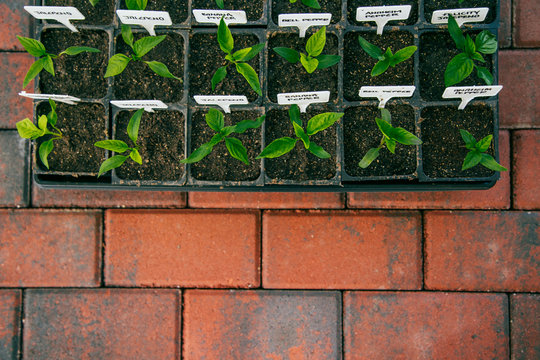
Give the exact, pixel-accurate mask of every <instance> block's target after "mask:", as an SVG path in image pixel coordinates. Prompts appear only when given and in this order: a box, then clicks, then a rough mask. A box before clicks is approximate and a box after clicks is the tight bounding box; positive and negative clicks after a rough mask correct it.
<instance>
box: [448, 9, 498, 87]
mask: <svg viewBox="0 0 540 360" xmlns="http://www.w3.org/2000/svg"><path fill="white" fill-rule="evenodd" d="M448 31H449V32H450V36H452V39H453V40H454V42H455V43H456V47H457V48H458V49H459V50H461V51H463V52H462V53H460V54H458V55H456V56H455V57H454V58H453V59H452V60H450V62H449V63H448V66H447V67H446V71H445V72H444V83H445V85H446V86H452V85H456V84H459V83H460V82H462V81H463V80H465V79H466V78H468V77H469V75H471V73H472V72H473V70H474V69H476V74H477V75H478V77H479V78H480V79H482V80H484V82H485V83H486V84H487V85H491V84H493V75H491V72H489V70H488V69H487V68H485V67H482V66H478V65H476V64H475V63H474V62H475V61H479V62H481V63H485V62H486V61H485V60H484V57H483V56H482V54H484V55H489V54H493V53H495V52H496V51H497V37H496V36H495V35H493V34H492V33H491V32H489V31H488V30H484V31H482V32H481V33H479V34H478V35H476V39H475V40H474V41H473V39H472V38H471V36H470V35H467V36H464V35H463V31H461V29H460V28H459V26H458V24H457V22H456V19H454V17H453V16H452V15H449V17H448Z"/></svg>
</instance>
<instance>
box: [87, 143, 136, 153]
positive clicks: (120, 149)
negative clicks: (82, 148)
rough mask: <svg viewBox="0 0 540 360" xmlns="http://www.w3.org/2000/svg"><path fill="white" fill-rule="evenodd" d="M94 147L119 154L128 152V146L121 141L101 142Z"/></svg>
mask: <svg viewBox="0 0 540 360" xmlns="http://www.w3.org/2000/svg"><path fill="white" fill-rule="evenodd" d="M94 146H96V147H98V148H101V149H105V150H110V151H114V152H116V153H119V154H121V153H124V152H126V151H128V150H129V146H128V145H127V144H126V143H125V142H123V141H122V140H102V141H98V142H96V143H95V144H94Z"/></svg>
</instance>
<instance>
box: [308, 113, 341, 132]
mask: <svg viewBox="0 0 540 360" xmlns="http://www.w3.org/2000/svg"><path fill="white" fill-rule="evenodd" d="M343 115H344V113H334V112H326V113H323V114H319V115H315V116H314V117H312V118H311V119H309V121H308V123H307V134H308V135H309V136H311V135H315V134H316V133H318V132H319V131H323V130H325V129H327V128H329V127H330V126H332V125H334V123H335V122H336V121H338V120H339V119H341V118H342V117H343Z"/></svg>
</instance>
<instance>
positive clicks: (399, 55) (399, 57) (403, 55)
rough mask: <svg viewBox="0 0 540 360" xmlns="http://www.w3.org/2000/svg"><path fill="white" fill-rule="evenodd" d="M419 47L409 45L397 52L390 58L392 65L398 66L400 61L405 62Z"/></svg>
mask: <svg viewBox="0 0 540 360" xmlns="http://www.w3.org/2000/svg"><path fill="white" fill-rule="evenodd" d="M417 49H418V48H417V47H416V46H407V47H406V48H403V49H401V50H399V51H398V52H396V53H395V54H394V56H392V58H391V59H390V66H396V65H397V64H399V63H402V62H404V61H405V60H407V59H409V58H410V57H411V56H413V55H414V53H415V52H416V50H417Z"/></svg>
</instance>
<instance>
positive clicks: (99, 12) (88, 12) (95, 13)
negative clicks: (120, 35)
mask: <svg viewBox="0 0 540 360" xmlns="http://www.w3.org/2000/svg"><path fill="white" fill-rule="evenodd" d="M44 4H45V5H47V6H74V7H76V8H77V9H78V10H79V11H80V12H81V14H83V15H84V17H85V18H86V19H84V20H74V21H73V22H72V24H73V25H75V26H77V24H87V25H110V24H112V22H113V20H114V16H115V12H114V10H115V6H116V0H99V2H98V3H97V4H96V6H92V4H90V1H88V0H45V3H44ZM51 23H57V22H56V21H51Z"/></svg>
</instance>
